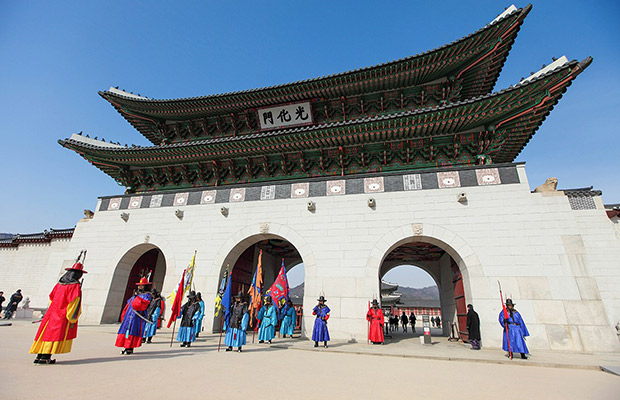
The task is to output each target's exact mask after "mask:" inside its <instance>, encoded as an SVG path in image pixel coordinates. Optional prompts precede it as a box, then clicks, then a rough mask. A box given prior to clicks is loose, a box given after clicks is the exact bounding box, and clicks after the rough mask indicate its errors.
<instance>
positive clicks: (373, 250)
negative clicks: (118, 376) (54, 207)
mask: <svg viewBox="0 0 620 400" xmlns="http://www.w3.org/2000/svg"><path fill="white" fill-rule="evenodd" d="M518 172H519V176H520V180H521V183H520V184H502V185H490V186H476V187H467V188H451V189H432V190H419V191H403V192H389V193H373V194H372V196H370V195H368V194H352V195H341V196H324V197H317V198H310V199H305V198H292V199H280V200H269V201H252V202H239V203H227V204H225V206H226V207H228V208H229V214H228V215H227V216H223V215H222V214H221V213H220V207H221V206H222V204H202V205H192V206H180V207H162V208H144V209H130V210H123V211H103V212H97V213H95V216H94V218H93V219H92V220H88V221H85V222H80V223H78V226H77V228H76V231H75V234H74V236H73V239H72V240H71V243H70V246H69V247H68V248H67V249H65V251H64V253H65V254H66V255H63V256H62V257H60V256H58V257H57V261H56V265H60V264H62V260H64V259H68V258H70V257H71V256H72V255H73V254H77V253H79V250H80V249H83V248H86V249H88V260H87V263H86V268H87V269H88V271H89V274H88V275H87V276H86V280H85V284H84V293H85V294H84V314H83V317H82V320H83V321H84V322H86V323H99V322H101V321H102V318H103V316H104V308H105V304H106V301H108V300H109V297H110V293H111V285H112V282H113V279H114V276H115V270H117V266H119V264H121V266H122V268H119V269H118V271H120V272H119V274H118V275H117V277H116V281H115V282H117V283H115V284H114V286H116V287H115V288H112V291H114V290H116V291H124V288H125V283H123V282H122V281H123V279H122V273H125V272H123V271H125V270H126V268H127V265H130V264H131V263H132V261H131V260H134V259H137V257H139V255H140V254H142V253H143V252H144V251H146V250H147V249H149V248H153V246H156V247H158V248H159V249H160V250H161V251H162V252H163V255H164V258H165V261H166V276H165V280H164V288H163V290H164V293H165V294H166V295H167V294H169V293H170V292H171V291H172V290H173V289H174V288H175V287H176V285H177V284H178V281H179V278H180V276H181V274H182V271H183V269H184V268H185V267H186V266H187V264H188V262H189V261H190V259H191V257H192V255H193V253H194V250H197V252H198V253H197V257H196V277H195V286H196V289H197V290H198V291H201V292H202V293H203V299H204V300H205V304H206V308H207V309H206V315H205V320H204V326H205V327H206V328H207V329H208V328H209V327H211V326H213V299H214V298H215V294H216V291H217V288H218V285H219V279H220V276H221V273H222V268H223V267H224V266H225V265H226V263H230V264H231V265H233V264H234V262H235V260H236V258H237V257H238V256H239V255H240V254H241V253H242V252H243V251H244V250H245V249H246V248H247V247H248V246H250V245H252V244H254V243H256V242H257V241H259V240H263V239H267V238H282V239H285V240H288V241H289V242H291V243H292V244H293V245H294V246H295V247H296V248H297V250H298V251H299V253H300V255H301V257H302V259H303V262H304V266H305V297H304V310H305V315H304V326H303V332H304V334H305V335H306V336H310V335H311V332H312V324H313V317H312V315H311V310H312V308H313V307H314V305H315V304H316V298H317V296H318V295H319V294H320V293H324V294H325V296H326V298H327V304H328V306H329V307H330V308H331V310H332V311H331V319H330V320H329V329H330V334H331V336H332V338H334V339H339V340H356V341H365V340H366V329H367V326H366V320H365V318H364V317H365V313H366V310H367V306H368V301H369V300H371V299H372V298H373V296H377V294H378V293H379V272H380V267H381V263H382V261H383V258H384V257H385V256H386V255H387V254H388V253H389V252H390V251H391V250H393V249H394V248H396V247H398V246H399V245H401V244H403V243H406V242H408V241H412V240H416V241H423V242H428V243H431V244H435V245H437V246H440V247H442V248H443V249H444V250H446V251H447V252H448V254H450V256H452V257H453V258H454V259H455V260H456V261H457V263H458V264H459V267H460V268H461V272H462V275H463V283H464V288H465V296H466V301H467V303H472V304H474V306H475V308H476V310H477V311H478V313H479V314H480V318H481V331H482V339H483V342H484V345H485V346H488V347H499V346H501V339H502V330H501V327H500V326H499V323H498V315H499V312H500V311H501V304H500V300H499V293H498V280H499V281H501V284H502V288H503V290H504V295H505V296H509V297H511V298H513V300H514V301H515V303H516V309H517V310H519V311H520V312H521V314H522V316H523V318H524V320H525V322H526V323H527V326H528V328H529V330H530V333H531V337H530V338H528V346H530V348H531V349H532V350H536V349H553V350H570V351H585V352H591V351H620V343H619V342H618V340H617V338H616V335H615V333H614V330H613V327H612V326H613V325H615V323H616V321H617V320H618V318H620V315H619V314H618V310H617V309H618V292H620V267H619V266H618V260H619V259H620V257H618V256H619V255H620V240H619V239H618V236H617V230H616V228H614V225H613V222H611V221H609V219H607V218H606V216H605V213H604V210H582V211H573V210H571V208H570V206H569V203H568V199H567V197H565V196H562V195H558V196H543V195H542V194H539V193H530V188H529V186H528V183H527V178H526V176H525V170H524V166H523V165H520V166H518ZM461 192H466V194H467V198H468V201H467V202H466V203H460V202H457V201H456V198H457V193H461ZM369 197H374V198H375V199H376V207H375V208H370V207H368V206H367V202H366V201H367V199H368V198H369ZM308 200H312V201H314V202H315V203H316V210H315V211H314V212H310V211H308V210H307V201H308ZM97 209H99V207H98V208H97ZM176 209H182V210H183V211H184V216H183V218H182V219H179V218H177V217H176V216H175V214H174V211H175V210H176ZM121 212H127V213H129V214H130V216H129V220H128V221H127V222H125V221H124V220H122V219H121V218H120V214H121ZM414 224H415V226H414ZM419 224H421V226H420V225H419ZM128 254H133V255H132V256H131V257H129V258H128ZM0 257H3V258H2V260H4V251H0ZM133 262H135V260H134V261H133ZM123 265H124V266H123ZM440 268H441V267H440ZM448 268H449V266H448ZM127 273H128V272H127ZM51 275H52V274H50V273H48V274H47V278H46V279H49V282H46V284H45V285H44V286H45V287H47V288H51V286H53V281H54V279H55V277H52V276H51ZM440 275H443V274H440ZM446 275H448V274H446ZM439 279H440V283H441V284H442V286H443V285H444V284H445V283H444V282H443V281H444V279H442V278H441V277H439ZM118 282H121V283H122V285H120V287H119V284H118ZM440 290H442V292H445V286H444V287H443V288H440ZM449 297H450V296H449V293H442V299H444V304H442V309H443V311H444V320H445V319H446V317H445V316H446V315H448V314H453V313H454V311H453V308H454V305H453V304H450V303H449V300H448V299H449ZM452 301H453V299H452ZM119 307H120V304H119ZM168 310H169V307H168Z"/></svg>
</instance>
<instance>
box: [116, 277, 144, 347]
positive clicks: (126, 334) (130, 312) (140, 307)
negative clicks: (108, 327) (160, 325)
mask: <svg viewBox="0 0 620 400" xmlns="http://www.w3.org/2000/svg"><path fill="white" fill-rule="evenodd" d="M136 286H138V292H137V293H136V294H135V295H133V296H132V297H131V298H130V299H129V300H127V304H126V305H125V308H124V309H123V314H122V317H121V318H122V319H121V320H122V322H121V326H120V328H119V329H118V334H117V335H116V344H115V345H116V347H123V348H124V349H123V351H121V354H133V349H134V348H136V347H140V346H141V345H142V333H143V332H144V328H145V326H146V324H147V323H152V321H149V320H148V319H147V318H146V312H145V311H146V309H147V307H148V306H149V304H150V303H151V299H152V298H153V297H152V296H151V293H150V292H149V290H150V289H151V282H149V280H148V279H147V278H141V279H140V282H138V283H137V284H136Z"/></svg>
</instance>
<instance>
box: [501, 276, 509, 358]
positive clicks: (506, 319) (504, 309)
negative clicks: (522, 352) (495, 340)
mask: <svg viewBox="0 0 620 400" xmlns="http://www.w3.org/2000/svg"><path fill="white" fill-rule="evenodd" d="M497 284H498V285H499V298H500V300H501V301H502V310H503V311H504V329H505V330H506V343H507V344H508V355H510V359H511V360H512V350H511V348H510V335H508V311H506V305H505V304H504V295H503V294H502V284H501V283H499V279H498V280H497Z"/></svg>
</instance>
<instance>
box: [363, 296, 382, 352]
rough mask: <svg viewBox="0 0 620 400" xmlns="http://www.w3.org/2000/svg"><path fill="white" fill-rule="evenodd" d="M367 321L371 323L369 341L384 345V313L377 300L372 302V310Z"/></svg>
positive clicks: (369, 311) (367, 314)
mask: <svg viewBox="0 0 620 400" xmlns="http://www.w3.org/2000/svg"><path fill="white" fill-rule="evenodd" d="M366 319H367V320H368V321H370V330H369V332H368V339H369V340H370V341H371V342H372V344H383V341H384V338H383V323H384V320H383V311H382V310H381V308H379V302H378V301H377V299H374V300H373V301H372V308H371V309H369V310H368V312H367V313H366Z"/></svg>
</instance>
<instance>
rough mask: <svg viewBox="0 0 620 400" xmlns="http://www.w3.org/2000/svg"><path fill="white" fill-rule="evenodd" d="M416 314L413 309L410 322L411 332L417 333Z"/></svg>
mask: <svg viewBox="0 0 620 400" xmlns="http://www.w3.org/2000/svg"><path fill="white" fill-rule="evenodd" d="M415 320H416V317H415V314H414V313H413V310H411V315H409V323H410V324H411V332H412V333H415Z"/></svg>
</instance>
